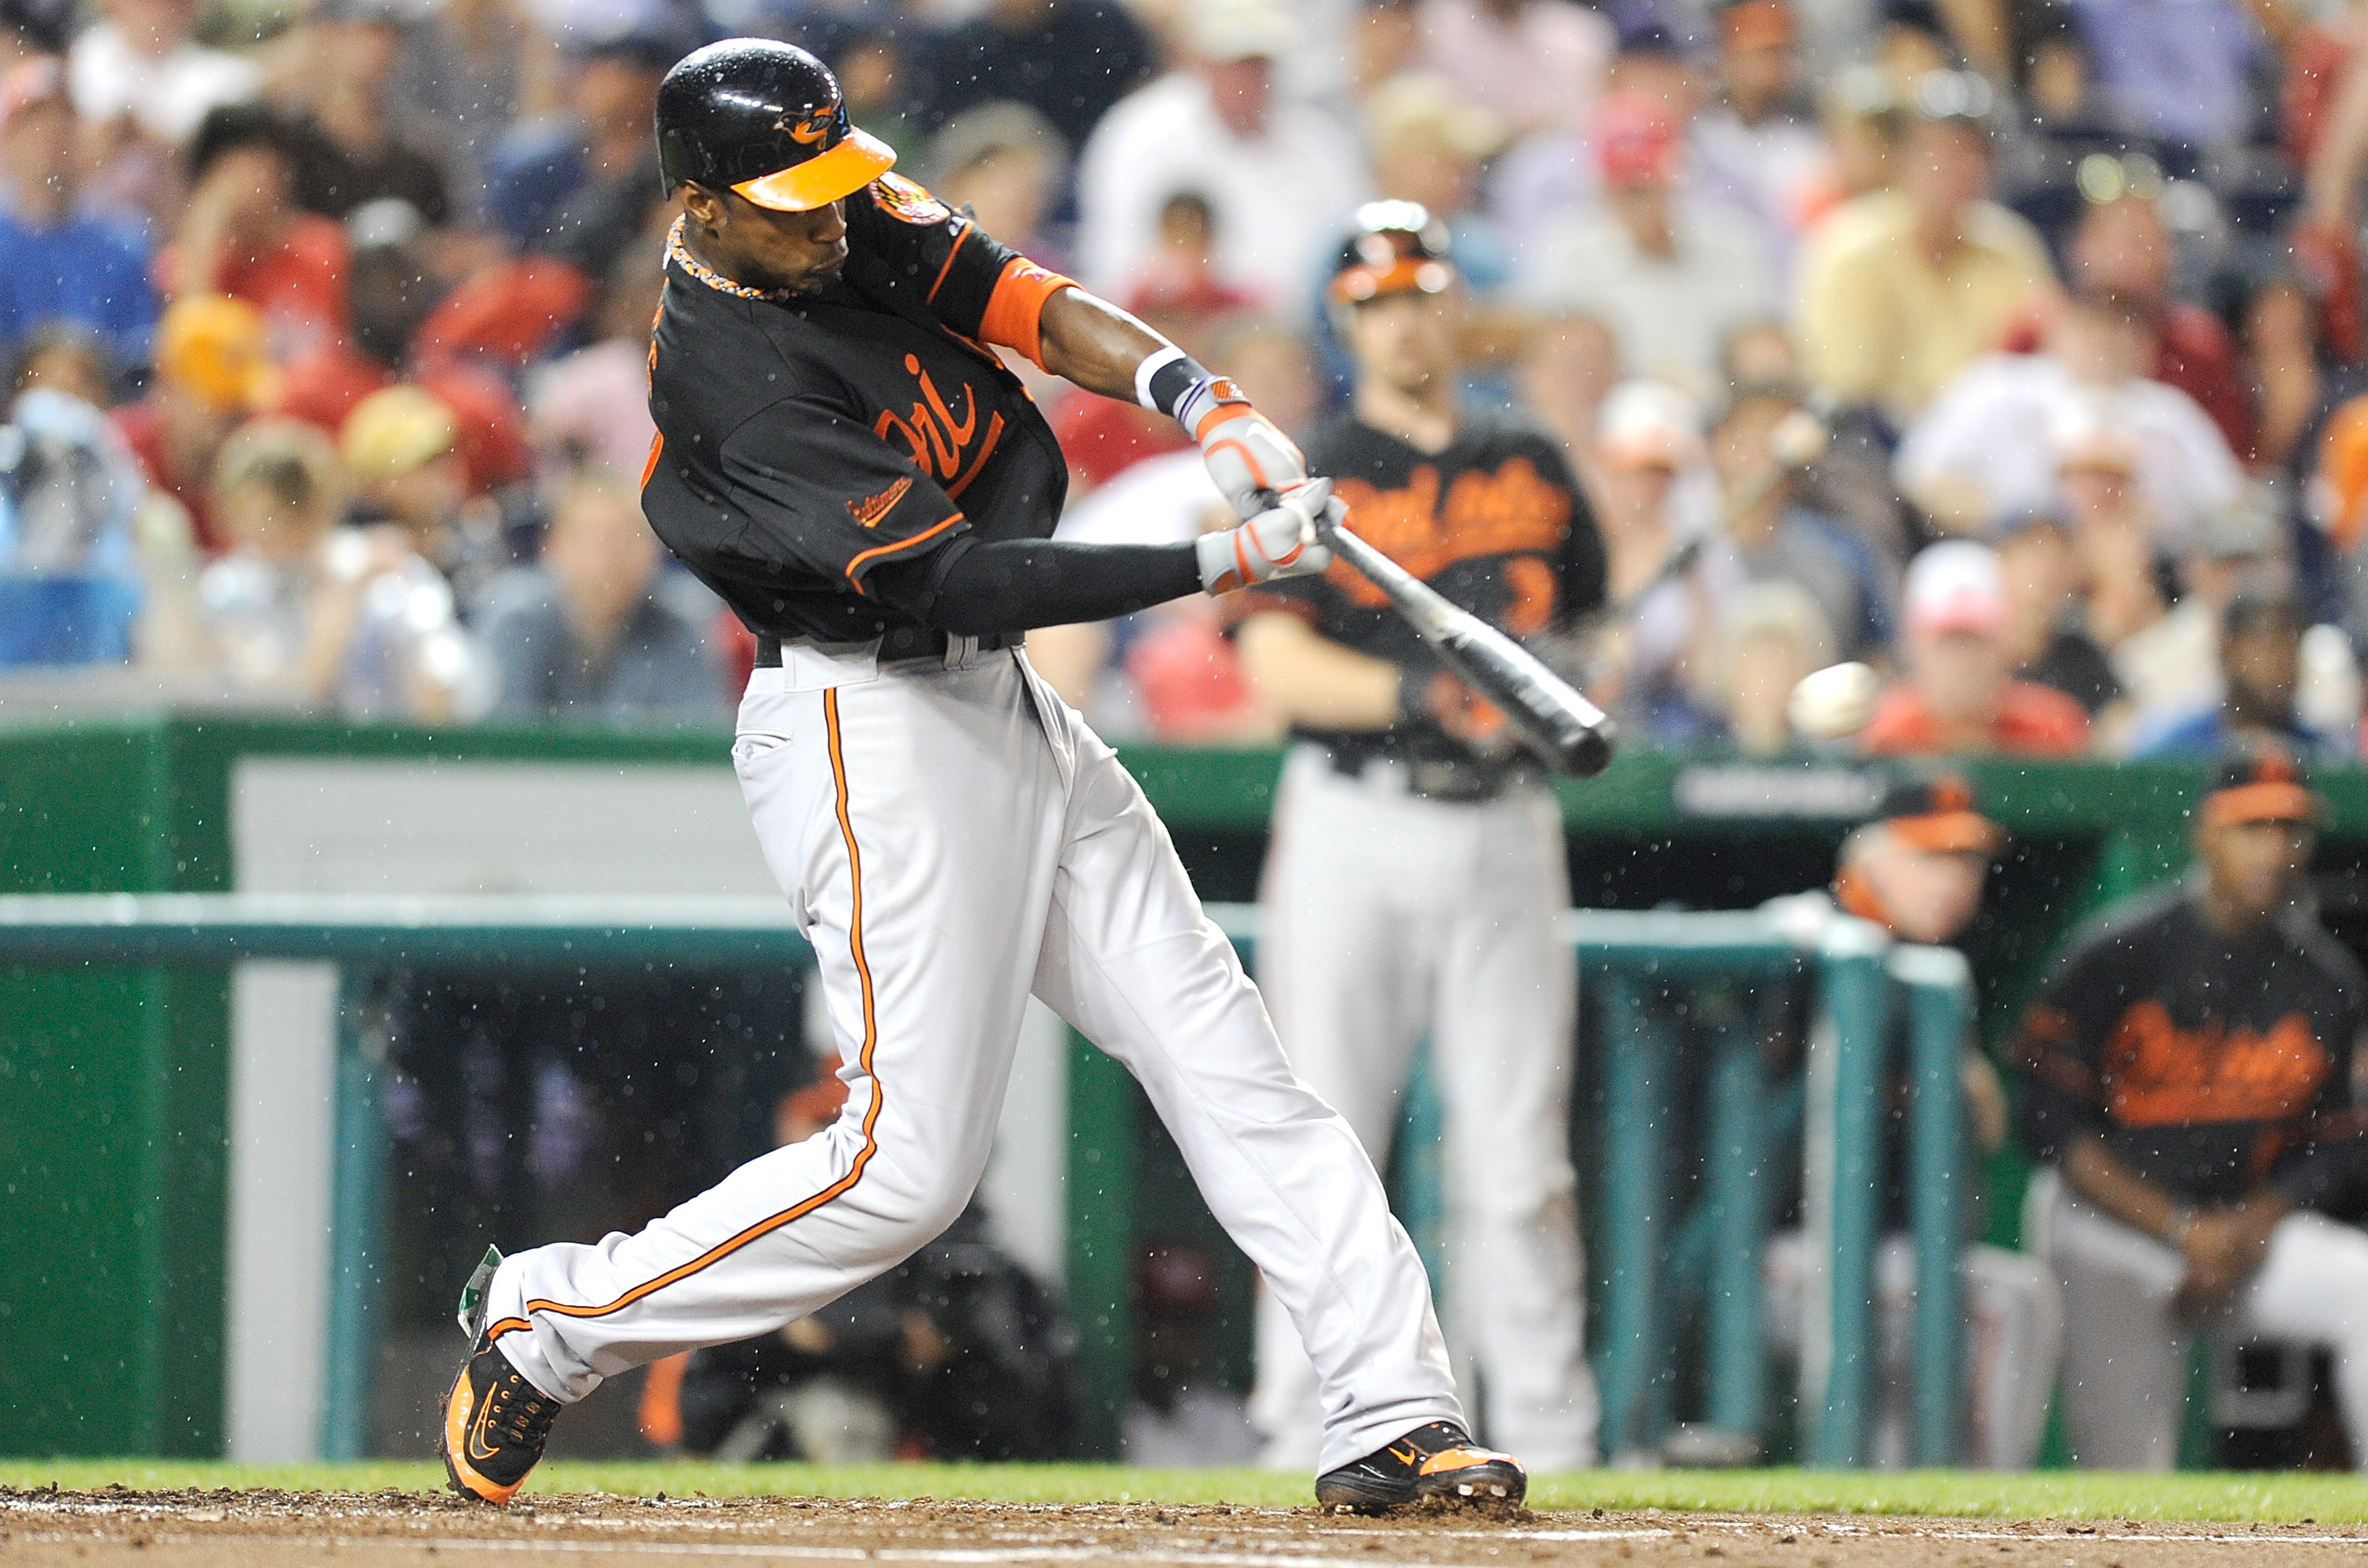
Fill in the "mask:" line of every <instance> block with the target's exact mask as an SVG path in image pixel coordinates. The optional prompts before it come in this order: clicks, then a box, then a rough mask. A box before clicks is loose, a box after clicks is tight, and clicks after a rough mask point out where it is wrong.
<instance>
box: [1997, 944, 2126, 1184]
mask: <svg viewBox="0 0 2368 1568" xmlns="http://www.w3.org/2000/svg"><path fill="white" fill-rule="evenodd" d="M2117 946H2118V943H2117V942H2116V941H2115V940H2114V939H2113V938H2112V937H2105V938H2104V939H2102V940H2096V939H2092V940H2089V941H2084V942H2081V943H2079V944H2078V945H2077V946H2076V947H2074V948H2073V949H2072V950H2071V951H2070V952H2068V953H2066V955H2065V957H2064V959H2063V960H2062V961H2061V962H2060V963H2058V964H2057V965H2056V968H2055V973H2054V974H2053V975H2052V976H2051V977H2050V978H2049V980H2048V982H2047V984H2046V986H2045V987H2044V989H2043V990H2042V991H2041V993H2040V994H2039V997H2038V999H2037V1000H2036V1001H2034V1002H2032V1005H2031V1006H2030V1008H2029V1009H2028V1010H2027V1011H2026V1012H2025V1013H2024V1014H2023V1016H2022V1023H2021V1028H2019V1029H2018V1030H2017V1032H2016V1035H2015V1043H2014V1060H2015V1063H2016V1065H2017V1066H2019V1067H2020V1068H2021V1070H2022V1073H2023V1075H2024V1085H2023V1094H2022V1099H2021V1106H2020V1107H2019V1114H2018V1119H2017V1123H2018V1126H2017V1130H2018V1131H2020V1133H2021V1138H2022V1142H2023V1144H2024V1146H2025V1148H2026V1149H2027V1151H2028V1152H2029V1153H2030V1154H2031V1156H2032V1158H2033V1159H2035V1160H2041V1161H2048V1160H2055V1159H2059V1158H2061V1157H2062V1155H2063V1153H2064V1152H2065V1150H2066V1148H2067V1147H2069V1146H2070V1145H2071V1143H2072V1142H2073V1141H2074V1140H2075V1139H2077V1138H2078V1136H2079V1134H2081V1133H2083V1132H2091V1131H2104V1129H2105V1125H2106V1121H2105V1092H2104V1079H2103V1075H2102V1074H2100V1071H2099V1063H2100V1062H2101V1061H2102V1060H2103V1056H2102V1053H2103V1049H2104V1043H2105V1040H2106V1038H2107V1036H2108V1035H2109V1034H2110V1032H2111V1030H2112V1025H2113V1018H2112V1016H2111V1012H2112V1007H2113V1006H2114V1004H2115V1002H2116V1001H2117V1000H2118V999H2119V998H2120V996H2121V988H2120V987H2119V986H2118V985H2116V984H2115V983H2114V982H2113V978H2112V976H2111V975H2110V974H2109V973H2107V972H2106V971H2107V969H2108V967H2109V963H2110V959H2111V956H2112V951H2113V949H2115V948H2116V947H2117Z"/></svg>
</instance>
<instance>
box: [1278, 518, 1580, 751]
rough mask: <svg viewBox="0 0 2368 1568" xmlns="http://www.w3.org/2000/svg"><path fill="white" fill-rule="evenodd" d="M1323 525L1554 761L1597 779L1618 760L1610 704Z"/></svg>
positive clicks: (1339, 550)
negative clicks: (1613, 757)
mask: <svg viewBox="0 0 2368 1568" xmlns="http://www.w3.org/2000/svg"><path fill="white" fill-rule="evenodd" d="M1315 530H1316V532H1317V534H1318V535H1319V536H1320V537H1321V538H1322V539H1323V540H1324V542H1325V544H1326V545H1327V546H1329V547H1330V548H1331V551H1332V553H1333V554H1335V555H1337V556H1338V557H1339V558H1340V559H1341V560H1343V561H1346V562H1348V563H1349V565H1350V566H1353V567H1355V568H1356V570H1357V572H1358V574H1360V575H1361V576H1362V577H1363V578H1364V579H1365V581H1367V582H1369V583H1371V584H1372V585H1373V586H1375V587H1376V588H1379V589H1381V591H1382V592H1383V593H1384V594H1386V595H1387V596H1389V601H1390V604H1391V605H1392V607H1393V608H1395V609H1396V610H1397V612H1398V613H1399V614H1400V615H1402V616H1404V617H1406V623H1407V624H1408V625H1410V626H1412V627H1413V628H1414V629H1415V630H1416V631H1418V632H1420V633H1421V634H1422V639H1423V641H1424V642H1428V643H1429V644H1430V645H1431V648H1432V649H1433V650H1434V651H1435V652H1436V653H1438V654H1439V657H1440V662H1441V663H1443V664H1445V665H1447V667H1448V668H1450V669H1452V670H1453V671H1454V672H1455V673H1456V675H1458V676H1461V677H1462V678H1463V683H1464V684H1465V685H1467V686H1469V687H1472V689H1473V690H1474V691H1476V692H1478V693H1479V694H1480V695H1481V696H1483V697H1485V698H1486V699H1488V700H1489V701H1491V702H1493V703H1495V704H1496V705H1497V707H1499V708H1501V709H1503V710H1504V711H1505V717H1506V718H1507V720H1508V721H1509V722H1511V724H1512V726H1513V729H1514V732H1515V733H1518V734H1519V735H1520V737H1521V739H1522V740H1523V741H1525V742H1527V743H1528V744H1529V746H1530V749H1531V750H1532V751H1534V752H1536V753H1537V754H1538V756H1540V757H1542V758H1543V759H1544V760H1545V761H1546V762H1547V763H1549V764H1551V765H1552V766H1554V767H1558V768H1561V769H1562V770H1563V771H1565V772H1566V773H1570V774H1574V775H1576V776H1577V777H1578V778H1594V777H1595V776H1596V775H1597V774H1599V773H1600V772H1602V771H1603V769H1604V768H1605V767H1607V766H1608V765H1609V764H1610V763H1611V747H1612V743H1613V742H1614V741H1616V740H1617V739H1618V738H1619V732H1618V730H1617V729H1616V728H1615V727H1614V726H1613V724H1612V722H1611V720H1610V719H1609V718H1608V717H1606V716H1605V714H1604V712H1603V710H1601V709H1600V708H1598V707H1597V706H1596V705H1595V704H1594V703H1592V702H1589V701H1588V699H1586V698H1584V697H1581V696H1580V695H1579V694H1578V693H1577V691H1575V690H1573V689H1572V688H1571V687H1570V685H1569V683H1568V682H1566V681H1565V680H1564V679H1563V678H1562V677H1561V676H1557V675H1555V674H1554V672H1553V671H1552V670H1550V669H1548V668H1546V666H1545V665H1543V663H1541V662H1540V661H1539V659H1538V657H1537V655H1535V654H1533V653H1531V652H1530V651H1529V650H1528V649H1526V648H1524V647H1522V646H1521V645H1520V643H1518V642H1514V641H1513V640H1512V639H1511V638H1509V637H1508V636H1506V635H1505V634H1504V633H1503V632H1501V631H1497V629H1496V628H1495V627H1493V626H1491V625H1489V624H1488V623H1487V622H1486V621H1485V620H1483V619H1480V618H1479V617H1478V616H1476V615H1474V614H1473V613H1472V612H1471V611H1469V610H1467V609H1462V608H1458V607H1456V606H1455V605H1453V604H1451V603H1449V602H1448V600H1447V599H1446V598H1445V597H1443V596H1441V595H1440V592H1439V591H1438V590H1437V589H1435V588H1433V587H1432V586H1431V585H1429V584H1428V583H1425V582H1424V581H1423V580H1422V579H1421V578H1419V577H1417V576H1415V575H1414V574H1412V573H1410V572H1408V571H1406V568H1404V567H1402V566H1400V565H1399V564H1398V563H1397V562H1395V561H1392V560H1391V559H1390V558H1389V557H1388V556H1386V555H1383V553H1382V552H1381V551H1378V550H1375V549H1374V548H1373V547H1372V545H1370V544H1367V543H1366V542H1365V541H1364V540H1361V539H1359V538H1358V537H1357V536H1356V535H1355V534H1352V533H1350V532H1349V530H1348V529H1347V528H1342V527H1340V526H1339V525H1338V524H1336V523H1334V522H1333V521H1332V520H1331V519H1330V518H1329V517H1326V516H1325V515H1323V514H1322V513H1320V512H1319V513H1318V514H1317V515H1316V517H1315Z"/></svg>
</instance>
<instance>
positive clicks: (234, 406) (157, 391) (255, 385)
mask: <svg viewBox="0 0 2368 1568" xmlns="http://www.w3.org/2000/svg"><path fill="white" fill-rule="evenodd" d="M279 388H280V380H279V372H278V371H277V370H276V369H273V368H272V364H271V359H270V356H269V353H268V347H267V345H266V343H265V339H264V324H263V315H262V312H259V311H257V310H256V308H255V307H254V306H253V305H250V304H248V303H247V302H246V301H244V300H233V299H228V298H225V297H223V296H221V295H216V294H192V295H190V296H188V298H186V299H183V300H179V301H176V302H175V303H174V305H173V307H172V309H170V310H168V311H166V312H165V318H164V320H163V321H161V322H160V323H158V324H157V327H156V384H155V386H154V388H153V389H152V390H151V391H150V392H149V393H148V395H147V396H146V397H144V398H142V399H141V400H140V401H139V402H138V403H132V404H131V405H130V406H129V407H126V408H121V409H118V410H117V411H116V415H115V423H116V427H117V428H118V429H120V430H121V431H122V432H123V438H124V439H125V440H126V441H128V442H129V443H130V444H131V450H132V453H133V455H134V456H136V457H138V458H139V460H140V466H141V467H142V469H143V470H144V471H146V472H147V475H148V483H151V484H153V485H154V486H155V487H156V488H157V489H158V490H160V491H162V492H164V493H165V494H168V495H170V496H172V497H173V499H175V500H176V501H178V502H179V503H180V504H181V506H182V507H183V509H184V510H186V511H187V512H188V517H189V528H190V532H191V533H192V535H193V536H194V537H195V538H196V540H197V541H198V544H199V547H200V548H202V549H205V550H207V551H215V550H220V549H221V548H222V537H221V534H220V533H219V531H218V530H217V529H216V528H215V527H214V523H213V508H212V504H211V497H210V494H209V492H210V490H211V485H212V483H213V472H214V459H215V456H216V454H218V453H219V452H220V451H221V450H222V443H223V442H224V441H225V440H227V439H229V438H230V434H231V432H232V431H233V430H235V429H237V428H238V426H240V424H241V423H243V422H244V421H245V419H246V418H247V416H248V415H251V414H254V413H256V411H258V410H261V409H265V408H268V407H271V406H273V405H275V404H276V403H278V402H279Z"/></svg>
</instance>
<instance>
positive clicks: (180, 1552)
mask: <svg viewBox="0 0 2368 1568" xmlns="http://www.w3.org/2000/svg"><path fill="white" fill-rule="evenodd" d="M2363 1552H2368V1528H2360V1527H2341V1528H2325V1527H2320V1526H2316V1525H2309V1524H2303V1525H2178V1524H2155V1523H2146V1524H2140V1523H2135V1522H2130V1521H2118V1520H2104V1521H2096V1522H2089V1521H2078V1522H2071V1523H2066V1522H2064V1521H2055V1522H2049V1521H2046V1520H2037V1519H2032V1520H2021V1521H2015V1520H1999V1519H1930V1518H1918V1519H1884V1518H1867V1517H1803V1516H1786V1517H1749V1516H1741V1515H1719V1514H1674V1513H1663V1512H1660V1511H1658V1510H1647V1511H1645V1512H1642V1513H1614V1512H1604V1513H1602V1514H1600V1516H1599V1514H1598V1513H1597V1512H1596V1511H1595V1510H1591V1509H1590V1510H1586V1511H1579V1512H1551V1513H1549V1512H1524V1513H1521V1514H1519V1515H1515V1516H1512V1517H1486V1516H1484V1515H1479V1514H1472V1513H1463V1512H1439V1513H1429V1514H1422V1515H1417V1516H1413V1517H1391V1518H1382V1519H1366V1518H1354V1517H1331V1516H1326V1515H1324V1514H1320V1513H1318V1512H1317V1511H1316V1510H1315V1508H1313V1507H1306V1508H1244V1507H1232V1506H1159V1505H1155V1504H1114V1505H1075V1504H1064V1505H1044V1506H1013V1505H1010V1504H997V1503H957V1502H932V1501H913V1502H904V1501H847V1500H840V1499H814V1500H807V1499H800V1498H781V1497H750V1498H659V1497H616V1496H603V1495H569V1494H551V1495H538V1496H533V1497H531V1498H529V1499H527V1500H524V1501H522V1502H521V1503H520V1504H519V1505H518V1506H514V1507H511V1508H507V1509H493V1508H484V1507H478V1506H470V1505H464V1504H462V1503H461V1502H460V1501H459V1500H458V1499H455V1498H450V1497H445V1496H440V1495H437V1494H421V1493H409V1492H380V1493H367V1494H348V1493H303V1492H280V1491H196V1490H191V1491H184V1492H131V1491H124V1490H120V1489H111V1490H108V1491H104V1492H56V1491H48V1490H42V1491H19V1490H13V1489H0V1562H6V1563H9V1564H11V1565H12V1568H13V1565H18V1564H21V1565H24V1568H33V1565H36V1564H40V1565H47V1564H52V1563H75V1564H82V1565H91V1564H100V1563H139V1564H142V1565H143V1568H164V1565H165V1564H170V1565H172V1568H299V1565H311V1564H320V1563H335V1564H337V1565H339V1568H381V1565H385V1568H425V1565H427V1564H431V1563H432V1564H433V1565H434V1568H461V1565H463V1564H478V1563H484V1564H503V1565H507V1568H515V1565H517V1564H518V1561H519V1559H520V1558H522V1557H530V1558H535V1559H540V1560H541V1561H543V1562H550V1563H552V1564H554V1565H556V1564H560V1563H582V1564H583V1565H584V1568H596V1565H597V1568H635V1565H639V1564H644V1563H646V1564H651V1565H657V1564H664V1565H666V1568H693V1565H695V1564H698V1563H700V1562H715V1563H717V1564H719V1565H721V1564H723V1563H728V1562H750V1563H754V1562H780V1563H787V1564H797V1563H833V1562H880V1563H911V1564H923V1565H926V1564H936V1563H946V1564H990V1565H996V1564H1006V1563H1009V1564H1024V1563H1040V1562H1041V1563H1099V1562H1113V1563H1116V1562H1144V1563H1158V1564H1180V1565H1184V1568H1198V1565H1201V1564H1206V1565H1208V1568H1318V1565H1328V1564H1336V1563H1338V1564H1350V1563H1396V1562H1407V1563H1424V1564H1437V1565H1440V1568H1447V1565H1451V1564H1453V1565H1463V1568H1515V1565H1518V1564H1530V1563H1540V1564H1544V1563H1622V1564H1625V1563H1634V1564H1638V1565H1639V1568H1643V1565H1645V1564H1657V1563H1678V1562H1719V1563H1720V1564H1721V1568H1726V1565H1729V1564H1732V1565H1734V1568H1745V1565H1754V1568H1756V1565H1759V1564H1768V1565H1770V1568H1857V1565H1859V1564H1873V1563H1883V1564H1887V1565H1888V1564H1906V1565H1914V1564H1927V1563H1930V1564H1941V1563H1948V1564H1964V1565H1966V1568H1973V1565H1976V1564H1980V1565H1989V1564H2034V1565H2036V1564H2044V1565H2045V1568H2057V1565H2059V1564H2061V1565H2062V1568H2154V1565H2156V1564H2161V1565H2164V1568H2169V1565H2170V1564H2188V1563H2216V1562H2227V1563H2237V1562H2244V1563H2258V1564H2264V1565H2276V1568H2284V1565H2287V1564H2292V1565H2294V1568H2302V1565H2304V1564H2313V1565H2315V1564H2318V1563H2329V1564H2332V1563H2336V1562H2346V1563H2357V1562H2361V1561H2362V1553H2363Z"/></svg>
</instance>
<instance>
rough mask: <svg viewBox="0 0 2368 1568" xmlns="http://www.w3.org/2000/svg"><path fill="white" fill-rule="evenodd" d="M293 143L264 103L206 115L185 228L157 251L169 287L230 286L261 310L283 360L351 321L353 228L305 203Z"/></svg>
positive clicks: (193, 151)
mask: <svg viewBox="0 0 2368 1568" xmlns="http://www.w3.org/2000/svg"><path fill="white" fill-rule="evenodd" d="M292 147H293V132H292V131H290V128H289V125H288V122H287V121H286V120H285V119H282V118H281V117H280V116H279V114H278V113H277V112H276V111H275V110H272V109H270V108H264V107H263V106H261V105H241V106H237V107H234V108H219V109H216V110H214V111H213V112H212V113H211V114H209V115H207V116H206V119H205V123H204V124H202V125H200V126H199V128H198V135H197V140H196V141H195V142H191V143H190V145H189V179H190V183H191V186H192V188H191V190H190V193H189V204H188V210H186V211H185V212H184V213H183V214H182V218H181V228H180V232H179V233H178V234H176V236H175V237H174V239H173V242H172V244H169V245H167V246H166V247H165V250H164V252H163V253H162V254H161V255H159V256H157V258H156V274H157V282H158V284H159V285H160V286H161V287H162V288H163V290H164V291H165V294H166V295H167V296H169V297H171V298H174V299H178V298H179V297H181V296H182V295H184V294H228V295H230V296H231V297H233V299H239V300H245V301H247V302H248V303H249V304H251V305H253V306H255V308H256V309H257V310H259V311H261V312H263V316H264V321H265V324H266V326H267V327H268V331H269V335H270V342H271V348H272V357H273V358H275V359H278V360H280V361H282V362H285V361H286V360H288V359H290V358H295V357H296V356H297V355H300V354H306V353H310V352H312V351H313V350H314V349H317V348H319V347H322V346H323V345H324V344H326V343H330V342H333V341H335V340H336V338H338V337H340V336H342V335H344V334H345V331H346V326H347V315H346V267H347V261H348V259H349V258H348V256H347V248H346V232H345V230H344V229H343V228H341V227H340V226H339V225H338V224H336V222H332V221H330V220H329V219H326V218H323V217H320V216H318V215H317V214H314V213H310V212H305V211H302V210H299V209H298V207H297V206H296V200H295V177H296V175H295V154H294V153H293V151H292Z"/></svg>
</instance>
